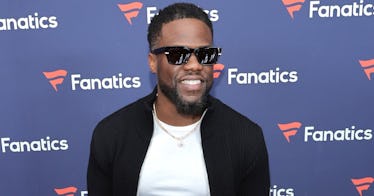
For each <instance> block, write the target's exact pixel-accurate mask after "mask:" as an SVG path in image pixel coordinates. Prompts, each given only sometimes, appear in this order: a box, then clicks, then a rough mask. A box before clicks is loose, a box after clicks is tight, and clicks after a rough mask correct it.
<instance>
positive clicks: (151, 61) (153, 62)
mask: <svg viewBox="0 0 374 196" xmlns="http://www.w3.org/2000/svg"><path fill="white" fill-rule="evenodd" d="M148 65H149V68H150V69H151V72H152V73H157V56H156V55H154V54H152V53H148Z"/></svg>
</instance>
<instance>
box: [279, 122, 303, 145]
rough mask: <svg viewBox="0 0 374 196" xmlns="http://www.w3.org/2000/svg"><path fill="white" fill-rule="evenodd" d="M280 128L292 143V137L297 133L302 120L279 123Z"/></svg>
mask: <svg viewBox="0 0 374 196" xmlns="http://www.w3.org/2000/svg"><path fill="white" fill-rule="evenodd" d="M278 127H279V129H280V130H281V131H282V132H283V135H284V137H285V138H286V140H287V141H288V143H290V137H291V136H294V135H296V133H297V131H298V130H297V129H299V128H300V127H301V123H300V122H296V121H295V122H290V123H285V124H278Z"/></svg>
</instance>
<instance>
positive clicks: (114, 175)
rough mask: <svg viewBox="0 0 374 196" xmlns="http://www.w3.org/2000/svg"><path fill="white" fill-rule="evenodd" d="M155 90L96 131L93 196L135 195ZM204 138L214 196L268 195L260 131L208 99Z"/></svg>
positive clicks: (90, 172)
mask: <svg viewBox="0 0 374 196" xmlns="http://www.w3.org/2000/svg"><path fill="white" fill-rule="evenodd" d="M155 97H156V92H155V91H154V92H153V93H152V94H150V95H148V96H146V97H144V98H142V99H139V100H138V101H136V102H134V103H132V104H130V105H128V106H126V107H124V108H122V109H120V110H118V111H117V112H115V113H113V114H111V115H110V116H108V117H106V118H105V119H103V120H102V121H101V122H100V123H99V124H98V125H97V127H96V128H95V130H94V133H93V136H92V141H91V149H90V157H89V164H88V171H87V188H88V194H89V195H90V196H135V195H136V193H137V187H138V180H139V173H140V170H141V167H142V164H143V161H144V158H145V155H146V153H147V149H148V146H149V143H150V140H151V137H152V132H153V117H152V104H153V102H154V100H155ZM201 140H202V148H203V153H204V159H205V165H206V169H207V174H208V180H209V187H210V193H211V195H212V196H235V195H238V196H239V195H240V196H252V195H253V196H268V195H269V188H270V177H269V164H268V155H267V150H266V146H265V142H264V138H263V135H262V130H261V128H260V127H259V126H258V125H257V124H255V123H253V122H252V121H250V120H249V119H248V118H246V117H245V116H243V115H241V114H239V113H237V112H236V111H234V110H232V109H231V108H230V107H228V106H226V105H225V104H223V103H222V102H221V101H219V100H218V99H215V98H213V97H211V96H210V97H209V107H208V111H207V112H206V114H205V116H204V118H203V120H202V124H201Z"/></svg>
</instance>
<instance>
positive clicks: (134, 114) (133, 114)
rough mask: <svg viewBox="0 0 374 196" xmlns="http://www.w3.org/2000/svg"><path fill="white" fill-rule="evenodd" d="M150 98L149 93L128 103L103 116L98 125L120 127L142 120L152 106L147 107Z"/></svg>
mask: <svg viewBox="0 0 374 196" xmlns="http://www.w3.org/2000/svg"><path fill="white" fill-rule="evenodd" d="M149 99H150V96H149V95H148V96H145V97H142V98H140V99H138V100H136V101H134V102H132V103H129V104H128V105H126V106H124V107H122V108H120V109H118V110H117V111H115V112H113V113H111V114H109V115H108V116H106V117H105V118H103V119H102V120H101V121H100V122H99V123H98V125H97V127H103V126H104V127H109V126H110V127H118V126H123V125H129V124H132V123H137V122H139V121H141V120H142V116H144V115H145V113H146V112H147V111H148V110H150V108H147V107H149V106H147V104H146V102H147V101H148V100H149Z"/></svg>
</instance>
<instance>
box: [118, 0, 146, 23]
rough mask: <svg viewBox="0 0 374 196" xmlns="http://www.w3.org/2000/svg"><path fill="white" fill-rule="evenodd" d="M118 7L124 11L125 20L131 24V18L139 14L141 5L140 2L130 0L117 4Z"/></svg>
mask: <svg viewBox="0 0 374 196" xmlns="http://www.w3.org/2000/svg"><path fill="white" fill-rule="evenodd" d="M117 5H118V7H119V9H120V10H121V11H122V12H123V13H124V14H123V15H124V16H125V18H126V20H127V22H129V24H130V25H132V21H131V19H132V18H136V17H137V16H138V14H139V10H140V9H141V8H142V7H143V4H142V3H141V2H137V1H135V2H132V3H127V4H117Z"/></svg>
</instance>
